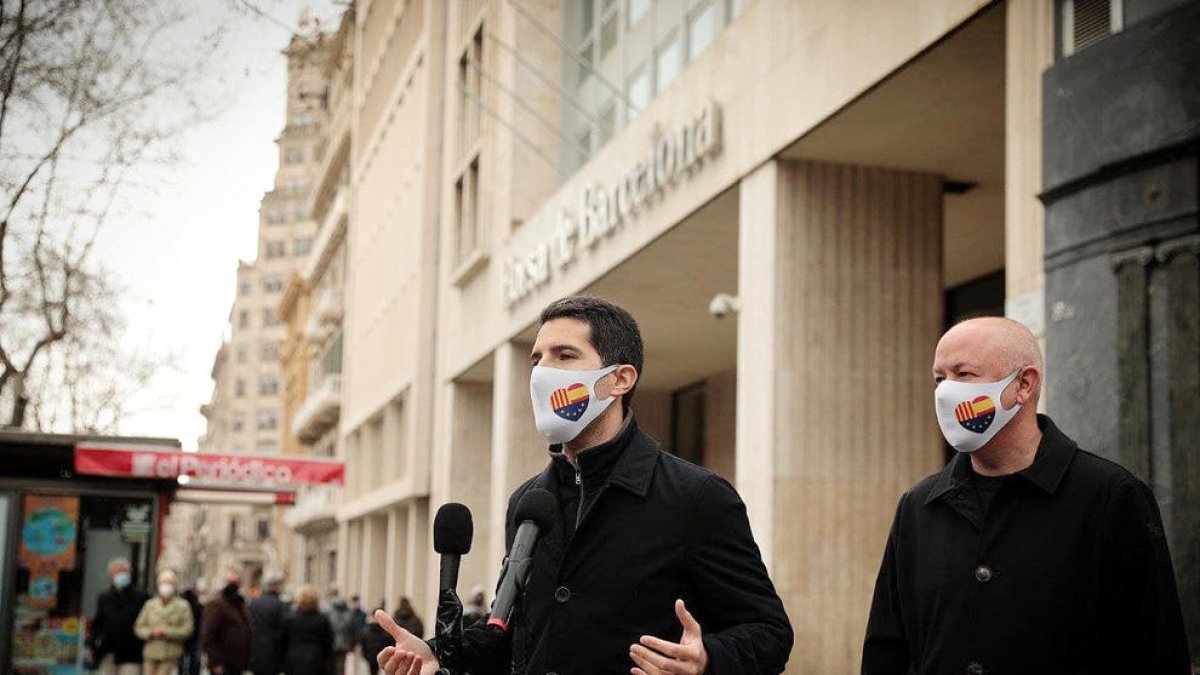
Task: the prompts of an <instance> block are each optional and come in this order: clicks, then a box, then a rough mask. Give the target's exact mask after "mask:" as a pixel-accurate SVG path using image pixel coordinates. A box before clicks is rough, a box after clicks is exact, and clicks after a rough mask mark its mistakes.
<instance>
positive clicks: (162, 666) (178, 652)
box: [134, 570, 195, 675]
mask: <svg viewBox="0 0 1200 675" xmlns="http://www.w3.org/2000/svg"><path fill="white" fill-rule="evenodd" d="M194 629H195V625H194V624H193V623H192V608H191V607H189V606H188V603H187V601H186V600H184V599H183V598H180V597H179V596H177V595H176V594H175V573H174V572H172V571H171V570H163V571H161V572H159V573H158V594H157V595H155V596H154V597H153V598H150V599H149V600H147V601H146V604H145V605H142V611H141V613H139V614H138V617H137V621H136V622H135V623H134V631H135V632H136V633H137V636H138V637H139V638H141V639H142V640H145V641H146V646H145V647H143V648H142V658H143V660H144V662H145V665H146V670H145V675H171V671H173V670H174V669H175V665H176V664H177V663H178V661H179V657H180V656H183V646H184V643H186V642H187V640H188V638H190V637H191V636H192V633H193V632H194Z"/></svg>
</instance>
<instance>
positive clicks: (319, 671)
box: [284, 611, 341, 675]
mask: <svg viewBox="0 0 1200 675" xmlns="http://www.w3.org/2000/svg"><path fill="white" fill-rule="evenodd" d="M284 626H285V629H284V635H285V638H284V641H285V643H286V656H285V657H284V666H285V667H284V672H286V673H287V674H288V675H326V674H327V673H329V672H330V665H331V663H330V660H331V659H332V658H333V625H332V624H331V623H330V622H329V617H327V616H325V615H324V614H322V613H320V612H317V611H311V612H293V613H292V614H290V615H289V616H288V617H287V621H286V622H285V624H284ZM337 672H341V671H340V670H338V671H337Z"/></svg>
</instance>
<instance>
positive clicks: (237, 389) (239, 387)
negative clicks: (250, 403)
mask: <svg viewBox="0 0 1200 675" xmlns="http://www.w3.org/2000/svg"><path fill="white" fill-rule="evenodd" d="M233 395H234V396H237V397H238V398H241V397H243V396H245V395H246V381H245V380H238V381H237V382H234V383H233Z"/></svg>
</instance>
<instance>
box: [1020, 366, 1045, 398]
mask: <svg viewBox="0 0 1200 675" xmlns="http://www.w3.org/2000/svg"><path fill="white" fill-rule="evenodd" d="M1013 382H1014V383H1015V384H1016V385H1017V386H1016V388H1015V390H1014V392H1013V394H1014V396H1015V399H1016V402H1017V403H1019V404H1021V405H1025V404H1027V403H1029V402H1030V401H1035V400H1037V396H1038V392H1040V391H1041V388H1042V372H1041V371H1040V370H1038V369H1037V366H1026V367H1025V368H1022V369H1021V373H1020V374H1019V375H1017V378H1016V379H1015V380H1014V381H1013Z"/></svg>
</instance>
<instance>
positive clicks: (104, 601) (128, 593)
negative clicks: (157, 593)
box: [90, 586, 149, 663]
mask: <svg viewBox="0 0 1200 675" xmlns="http://www.w3.org/2000/svg"><path fill="white" fill-rule="evenodd" d="M147 599H149V596H147V595H146V594H145V593H144V592H142V591H141V590H140V589H137V588H134V587H132V586H129V587H126V588H125V589H123V590H117V589H116V588H112V587H110V588H109V589H108V590H106V591H104V592H103V593H101V594H100V597H99V598H97V599H96V616H95V618H93V619H92V626H91V638H90V642H91V647H92V655H93V657H94V658H95V660H96V663H100V661H102V660H103V659H104V657H105V656H107V655H108V654H112V655H113V660H114V661H115V662H116V663H141V662H142V646H143V645H144V644H145V643H144V642H142V640H141V639H140V638H139V637H138V636H137V635H135V634H134V632H133V624H134V623H135V622H136V621H137V617H138V613H139V612H141V611H142V606H143V605H145V604H146V600H147Z"/></svg>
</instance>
